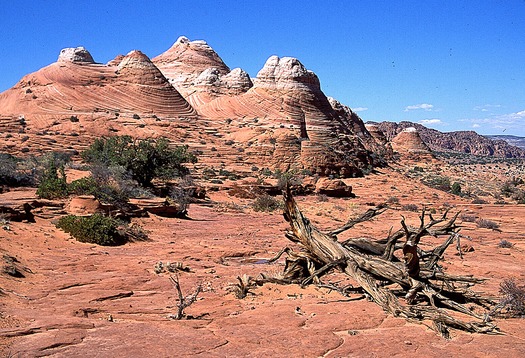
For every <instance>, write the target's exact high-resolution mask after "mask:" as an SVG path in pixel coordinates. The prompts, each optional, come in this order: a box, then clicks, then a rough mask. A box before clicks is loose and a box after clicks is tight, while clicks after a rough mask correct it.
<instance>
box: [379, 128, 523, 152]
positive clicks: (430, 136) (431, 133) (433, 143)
mask: <svg viewBox="0 0 525 358" xmlns="http://www.w3.org/2000/svg"><path fill="white" fill-rule="evenodd" d="M377 126H378V127H379V129H380V130H381V131H382V132H383V133H384V134H385V136H386V137H387V139H389V140H391V139H392V138H393V137H395V136H396V135H397V134H398V133H399V132H401V131H402V130H403V129H405V128H408V127H414V128H416V129H417V131H418V132H419V134H420V136H421V139H422V140H423V142H425V143H426V144H427V145H428V146H429V148H430V149H432V150H433V151H435V152H460V153H468V154H474V155H479V156H494V157H503V158H524V157H525V150H524V149H523V148H518V147H516V146H514V145H511V144H509V143H507V142H506V141H503V140H493V139H490V138H487V137H484V136H482V135H479V134H477V133H476V132H474V131H456V132H440V131H438V130H435V129H431V128H427V127H425V126H423V125H421V124H418V123H412V122H406V121H403V122H399V123H395V122H381V123H378V124H377Z"/></svg>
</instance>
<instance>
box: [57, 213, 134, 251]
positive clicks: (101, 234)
mask: <svg viewBox="0 0 525 358" xmlns="http://www.w3.org/2000/svg"><path fill="white" fill-rule="evenodd" d="M56 226H57V228H59V229H62V230H64V231H65V232H67V233H69V234H71V236H73V237H74V238H75V239H77V240H78V241H80V242H87V243H91V244H97V245H103V246H112V245H119V244H122V243H124V238H123V237H122V236H121V235H120V234H119V232H118V229H117V228H118V222H117V221H116V220H115V219H113V218H110V217H107V216H103V215H101V214H93V215H92V216H75V215H68V216H64V217H62V218H60V220H58V223H57V224H56Z"/></svg>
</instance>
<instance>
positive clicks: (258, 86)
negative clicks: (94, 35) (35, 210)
mask: <svg viewBox="0 0 525 358" xmlns="http://www.w3.org/2000/svg"><path fill="white" fill-rule="evenodd" d="M0 108H1V113H0V118H1V120H0V124H1V125H2V126H3V127H5V128H8V131H10V132H12V133H13V135H11V138H10V139H9V140H8V141H7V144H6V146H7V149H8V150H11V151H12V152H16V150H17V148H19V146H17V143H18V141H21V140H22V137H24V138H25V137H28V138H29V139H27V138H26V139H25V142H24V145H25V146H27V148H28V150H33V149H35V148H36V149H37V150H50V149H55V148H53V146H51V147H48V148H46V143H50V142H53V141H55V142H57V141H58V143H62V141H65V142H66V143H67V146H66V148H70V149H72V150H78V149H81V148H82V147H85V146H86V145H87V144H89V141H90V140H91V139H92V137H94V136H100V135H113V134H132V135H135V136H137V137H158V136H161V135H162V136H166V137H168V138H169V139H170V140H172V141H173V142H175V143H186V144H188V145H189V146H190V148H192V149H194V150H198V151H199V152H200V154H201V157H202V160H203V162H204V163H207V164H208V165H210V166H211V165H223V166H224V165H226V166H233V167H235V166H237V167H239V168H240V169H242V170H247V167H253V166H258V167H268V168H271V169H280V170H289V169H292V168H296V169H298V170H307V171H310V172H312V173H317V174H320V175H332V174H333V175H341V176H343V177H348V176H356V175H361V174H362V171H363V170H365V169H370V168H371V167H372V166H374V165H377V164H378V163H380V162H381V157H382V156H384V155H387V154H388V150H387V149H385V148H386V147H385V146H384V144H383V143H378V142H376V140H375V139H374V137H373V136H372V135H371V134H370V132H369V131H368V130H367V129H366V127H365V126H364V124H363V122H362V120H361V119H360V118H359V117H358V116H357V115H356V114H355V113H353V112H352V111H351V110H350V108H348V107H346V106H344V105H342V104H340V103H339V102H337V101H336V100H333V99H328V98H327V97H326V96H325V95H324V93H323V92H322V90H321V86H320V82H319V79H318V78H317V76H316V75H315V74H314V73H313V72H312V71H309V70H307V69H306V68H305V67H304V66H303V64H302V63H301V62H300V61H299V60H297V59H295V58H291V57H283V58H279V57H277V56H271V57H270V58H268V60H267V61H266V64H265V65H264V67H263V68H262V69H261V70H260V71H259V73H258V74H257V76H256V78H253V79H252V78H250V76H249V75H248V74H247V73H246V72H245V71H244V70H242V69H240V68H236V69H233V70H230V68H229V67H228V66H227V65H226V64H225V63H224V62H223V61H222V59H221V58H220V57H219V55H218V54H217V53H216V52H215V51H214V50H213V49H212V48H211V47H210V46H209V45H208V44H207V43H206V42H204V41H190V40H189V39H187V38H185V37H180V38H179V39H178V40H177V41H176V42H175V43H174V44H173V46H172V47H171V48H169V49H168V50H167V51H166V52H164V53H162V54H161V55H159V56H157V57H155V58H153V60H150V59H149V58H148V57H147V56H146V55H144V54H143V53H142V52H140V51H131V52H130V53H128V54H127V55H126V56H122V55H119V56H117V57H116V58H115V59H114V60H112V61H110V62H109V63H107V64H105V65H103V64H98V63H95V61H94V60H93V58H92V56H91V54H90V53H89V52H88V51H87V50H86V49H84V48H72V49H64V50H62V51H61V54H60V56H59V59H58V61H57V62H55V63H53V64H51V65H49V66H47V67H45V68H42V69H41V70H39V71H37V72H35V73H32V74H29V75H27V76H25V77H24V78H22V80H21V81H20V82H19V83H18V84H17V85H15V86H14V87H13V88H11V89H9V90H8V91H5V92H4V93H2V94H0ZM17 118H18V119H19V118H23V120H24V125H23V127H22V128H19V127H17V126H16V121H17V120H18V119H17ZM51 131H52V132H51ZM50 133H54V137H53V138H50V137H49V135H50ZM46 136H47V137H46ZM71 137H75V138H74V140H73V139H72V138H71ZM56 146H59V145H58V144H57V145H56ZM241 167H244V168H241ZM247 171H248V170H247Z"/></svg>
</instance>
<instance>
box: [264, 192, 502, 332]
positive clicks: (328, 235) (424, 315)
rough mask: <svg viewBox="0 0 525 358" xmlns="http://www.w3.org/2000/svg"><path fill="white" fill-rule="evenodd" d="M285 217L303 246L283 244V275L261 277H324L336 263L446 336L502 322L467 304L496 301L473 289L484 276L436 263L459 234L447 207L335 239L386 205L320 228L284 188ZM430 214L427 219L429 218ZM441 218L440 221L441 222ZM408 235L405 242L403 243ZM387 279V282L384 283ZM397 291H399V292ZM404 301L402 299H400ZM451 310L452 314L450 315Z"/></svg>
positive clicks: (373, 294)
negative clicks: (377, 231) (374, 233)
mask: <svg viewBox="0 0 525 358" xmlns="http://www.w3.org/2000/svg"><path fill="white" fill-rule="evenodd" d="M283 196H284V202H285V208H284V217H285V219H286V220H287V221H288V222H289V223H290V226H291V231H288V232H287V233H286V237H287V238H288V239H290V240H291V241H293V242H295V243H297V244H299V245H300V246H301V248H302V250H301V251H300V252H294V251H292V250H290V249H288V248H287V249H284V250H283V251H281V253H279V255H278V256H277V257H276V258H274V259H272V260H275V259H277V258H278V257H279V256H280V255H281V254H282V253H283V252H286V253H288V255H289V257H288V258H287V260H286V266H285V270H284V274H283V278H282V279H272V278H269V277H265V276H264V275H263V277H262V279H259V280H257V283H259V284H262V283H264V282H269V281H273V282H280V283H301V284H303V285H304V284H308V283H309V282H312V281H313V282H314V283H319V282H320V277H321V276H322V275H324V274H326V273H327V272H328V271H330V269H332V268H338V269H339V270H340V271H342V272H343V273H344V274H346V275H348V276H350V277H351V278H352V279H354V280H355V281H356V282H357V283H358V284H359V285H360V286H361V288H362V290H364V292H365V293H366V294H368V295H369V296H370V298H371V299H373V301H374V302H375V303H376V304H378V305H380V306H381V307H382V308H383V309H384V310H385V311H386V312H388V313H390V314H392V315H394V316H400V317H404V318H406V319H409V320H415V321H419V322H421V321H424V320H431V321H433V322H434V327H433V328H434V329H435V330H436V331H437V332H439V333H440V334H442V335H443V336H444V337H448V335H449V328H455V329H460V330H463V331H468V332H477V333H498V332H499V331H498V328H497V327H496V326H495V325H493V324H491V323H490V322H489V316H488V315H487V314H485V315H484V316H481V315H479V314H477V313H475V312H474V311H473V310H472V309H471V308H470V307H467V306H466V304H467V303H470V304H473V305H476V306H480V307H482V308H483V309H489V308H491V307H492V306H493V305H494V302H492V301H491V300H490V299H489V298H486V297H483V296H481V295H479V294H477V293H475V292H472V291H471V290H470V289H469V288H470V286H472V285H474V284H476V283H479V282H483V280H482V279H477V278H474V277H472V276H453V275H448V274H446V273H444V272H442V271H441V268H440V267H439V265H438V262H439V260H440V259H441V258H442V256H443V253H444V252H445V250H446V249H447V248H448V247H449V246H450V244H451V243H452V242H454V241H457V240H458V239H459V234H458V231H459V228H458V226H457V225H456V224H455V221H456V218H457V214H456V215H455V216H453V217H452V218H451V219H450V220H448V221H447V218H446V216H447V213H445V214H444V215H443V216H442V217H441V218H439V219H434V218H433V217H432V215H430V214H428V215H427V214H426V213H425V211H423V212H422V214H421V216H420V226H419V227H418V228H414V227H410V226H408V225H407V224H406V223H405V218H402V221H401V226H402V228H401V229H400V230H399V231H397V232H395V233H394V234H391V233H389V235H388V237H387V238H386V240H379V241H374V240H371V239H363V238H359V239H350V240H347V241H345V242H342V243H341V242H339V241H337V236H336V235H337V234H339V233H341V232H344V231H346V230H348V229H350V228H351V227H353V226H354V225H355V224H357V223H360V222H363V221H367V220H370V219H372V218H373V217H375V216H376V215H379V214H381V213H382V212H384V211H385V209H384V208H376V209H371V210H368V211H367V212H366V213H365V214H363V215H362V216H361V217H359V218H358V219H355V220H350V221H348V222H347V223H346V224H345V225H344V226H342V227H341V228H339V229H334V230H331V231H329V232H321V231H320V230H318V229H317V228H316V227H315V226H313V225H312V224H311V223H310V221H309V220H308V219H307V218H306V217H305V216H304V215H303V214H302V213H301V211H300V210H299V208H298V207H297V204H296V202H295V200H294V198H293V197H292V195H291V193H290V190H289V189H286V190H284V191H283ZM427 216H428V219H429V220H430V221H429V222H428V223H425V218H427ZM439 224H442V225H439ZM428 235H431V236H436V237H437V236H439V235H448V238H447V239H446V240H445V242H444V243H443V244H441V245H439V246H437V247H436V248H434V249H433V250H430V251H427V252H424V251H421V249H420V248H419V247H418V244H419V242H420V240H421V239H422V238H423V237H424V236H428ZM401 241H404V243H403V244H400V242H401ZM399 249H402V250H403V259H404V261H405V262H404V263H402V262H399V260H398V259H396V257H395V256H394V252H395V251H396V250H399ZM385 283H386V284H385ZM389 284H397V285H399V286H400V287H401V288H402V290H401V292H402V294H401V296H402V295H403V294H404V297H398V296H397V295H399V291H400V290H397V291H394V290H390V289H389V288H388V285H389ZM396 294H397V295H396ZM403 300H404V301H405V304H402V301H403ZM452 312H456V313H457V312H459V313H461V314H462V315H463V316H471V317H472V318H474V319H475V320H474V321H472V322H467V321H463V320H460V319H459V318H456V317H457V316H458V315H457V314H455V313H452ZM451 313H452V314H453V315H451Z"/></svg>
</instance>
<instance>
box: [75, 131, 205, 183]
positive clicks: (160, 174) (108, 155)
mask: <svg viewBox="0 0 525 358" xmlns="http://www.w3.org/2000/svg"><path fill="white" fill-rule="evenodd" d="M82 158H83V159H84V160H85V161H87V162H89V163H98V164H102V165H105V166H107V167H109V166H121V167H123V168H124V169H125V170H126V171H127V172H128V173H129V174H130V175H131V177H132V179H133V180H136V181H137V182H138V183H139V184H140V185H141V186H145V187H146V186H151V181H152V180H153V179H154V178H160V179H171V178H175V177H179V176H183V175H186V174H188V173H189V171H188V169H187V168H186V167H185V166H184V165H183V164H184V163H195V162H196V161H197V158H196V157H195V155H193V154H192V153H190V152H188V147H187V146H178V147H175V148H174V149H170V148H169V143H168V141H167V140H166V139H164V138H160V139H158V140H156V141H153V140H146V139H144V140H135V139H133V138H132V137H130V136H115V137H109V138H102V139H97V140H95V142H94V143H93V144H92V145H91V146H90V147H89V148H88V149H87V150H86V151H84V152H83V153H82Z"/></svg>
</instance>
